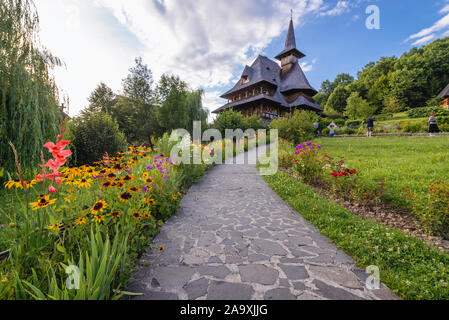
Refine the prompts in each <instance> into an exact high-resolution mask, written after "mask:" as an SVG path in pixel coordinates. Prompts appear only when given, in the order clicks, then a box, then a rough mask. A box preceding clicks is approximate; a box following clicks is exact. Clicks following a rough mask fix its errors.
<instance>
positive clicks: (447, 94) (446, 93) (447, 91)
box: [439, 84, 449, 98]
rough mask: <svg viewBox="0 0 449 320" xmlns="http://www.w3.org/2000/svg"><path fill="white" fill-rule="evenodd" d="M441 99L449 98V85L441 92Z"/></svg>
mask: <svg viewBox="0 0 449 320" xmlns="http://www.w3.org/2000/svg"><path fill="white" fill-rule="evenodd" d="M439 97H441V98H447V97H449V84H448V85H447V87H446V88H444V90H443V91H441V93H440V94H439Z"/></svg>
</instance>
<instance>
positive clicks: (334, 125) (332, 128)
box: [327, 121, 338, 138]
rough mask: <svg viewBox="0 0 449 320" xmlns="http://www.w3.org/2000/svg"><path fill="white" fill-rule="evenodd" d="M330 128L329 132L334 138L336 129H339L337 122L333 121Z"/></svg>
mask: <svg viewBox="0 0 449 320" xmlns="http://www.w3.org/2000/svg"><path fill="white" fill-rule="evenodd" d="M327 128H328V129H329V134H330V136H331V137H332V138H333V137H334V136H335V129H337V128H338V127H337V125H336V124H335V122H333V121H332V123H331V124H330V125H329V126H328V127H327Z"/></svg>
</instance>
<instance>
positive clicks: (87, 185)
mask: <svg viewBox="0 0 449 320" xmlns="http://www.w3.org/2000/svg"><path fill="white" fill-rule="evenodd" d="M91 184H92V179H81V180H80V181H78V187H80V188H90V186H91Z"/></svg>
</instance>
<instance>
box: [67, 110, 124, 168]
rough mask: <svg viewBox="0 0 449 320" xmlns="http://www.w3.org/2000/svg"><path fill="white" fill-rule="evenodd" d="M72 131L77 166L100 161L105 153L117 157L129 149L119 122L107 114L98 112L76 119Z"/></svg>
mask: <svg viewBox="0 0 449 320" xmlns="http://www.w3.org/2000/svg"><path fill="white" fill-rule="evenodd" d="M70 131H71V134H72V136H73V141H72V147H73V151H74V159H75V162H76V164H77V165H83V164H91V163H92V162H95V161H99V160H101V159H102V156H103V155H104V154H105V152H107V153H108V154H109V156H115V155H116V154H117V153H118V152H121V151H125V150H126V147H127V144H126V139H125V136H124V134H123V133H122V132H121V131H120V130H119V127H118V124H117V122H116V121H114V120H113V119H112V117H111V116H110V115H109V114H107V113H103V112H97V113H93V114H86V115H84V116H81V117H79V118H76V119H74V120H73V123H72V125H71V128H70Z"/></svg>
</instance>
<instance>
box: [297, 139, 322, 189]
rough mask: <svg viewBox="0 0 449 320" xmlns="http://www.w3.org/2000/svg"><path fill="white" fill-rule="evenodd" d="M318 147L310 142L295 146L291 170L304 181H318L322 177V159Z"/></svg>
mask: <svg viewBox="0 0 449 320" xmlns="http://www.w3.org/2000/svg"><path fill="white" fill-rule="evenodd" d="M319 149H321V147H320V146H317V145H314V144H313V143H312V142H307V143H305V144H300V145H299V146H297V147H296V152H295V155H296V156H295V158H294V164H293V170H294V171H295V172H296V173H297V174H298V176H299V177H300V178H301V179H302V181H304V182H306V183H319V182H321V181H322V179H323V165H324V161H323V158H322V156H321V153H320V152H319Z"/></svg>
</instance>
